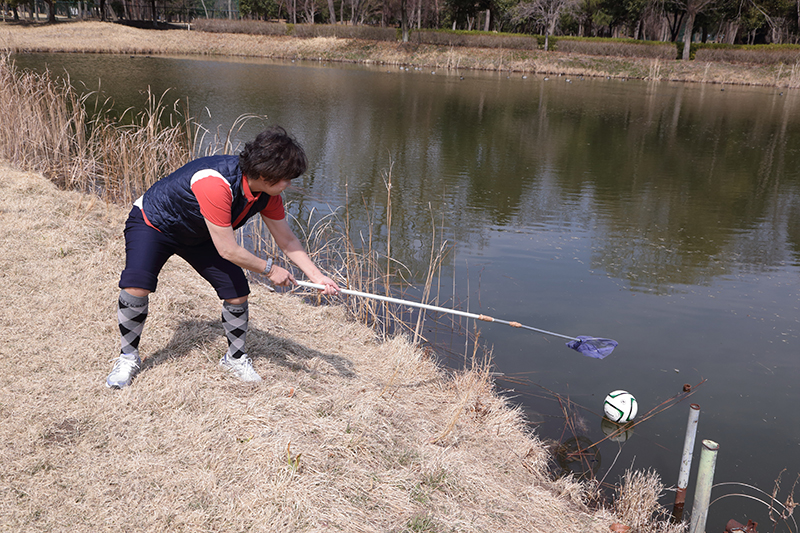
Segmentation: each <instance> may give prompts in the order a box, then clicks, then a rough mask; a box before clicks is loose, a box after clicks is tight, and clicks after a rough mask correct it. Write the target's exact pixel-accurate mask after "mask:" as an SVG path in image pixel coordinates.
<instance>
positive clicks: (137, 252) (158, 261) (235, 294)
mask: <svg viewBox="0 0 800 533" xmlns="http://www.w3.org/2000/svg"><path fill="white" fill-rule="evenodd" d="M172 255H178V256H180V257H182V258H183V259H185V260H186V262H187V263H189V264H190V265H191V266H192V268H194V269H195V270H196V271H197V272H198V273H199V274H200V275H201V276H203V278H205V279H206V281H208V282H209V283H211V285H212V286H213V287H214V289H215V290H216V291H217V295H218V296H219V297H220V299H223V300H230V299H233V298H240V297H242V296H247V295H248V294H250V285H249V284H248V283H247V277H245V275H244V271H243V270H242V269H241V267H238V266H236V265H234V264H233V263H231V262H230V261H228V260H227V259H223V258H222V256H220V255H219V252H217V249H216V247H214V243H213V242H212V241H211V240H210V239H209V240H208V241H207V242H204V243H202V244H198V245H196V246H184V245H182V244H180V243H179V242H177V241H175V240H174V239H172V238H171V237H168V236H166V235H164V234H163V233H161V232H160V231H158V230H156V229H154V228H151V227H150V226H148V225H147V223H145V221H144V217H143V216H142V211H141V209H139V208H138V207H136V206H134V208H133V209H131V212H130V215H128V221H127V222H125V270H123V271H122V274H121V275H120V278H119V287H120V289H125V288H137V289H146V290H148V291H151V292H154V291H155V290H156V286H157V285H158V274H159V272H161V269H162V268H163V267H164V264H165V263H166V262H167V259H169V258H170V257H171V256H172Z"/></svg>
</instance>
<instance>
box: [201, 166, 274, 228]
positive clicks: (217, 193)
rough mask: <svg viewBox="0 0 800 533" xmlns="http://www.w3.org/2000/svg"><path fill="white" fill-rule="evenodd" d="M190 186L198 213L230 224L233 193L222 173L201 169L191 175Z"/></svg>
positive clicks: (223, 224) (224, 223) (213, 220)
mask: <svg viewBox="0 0 800 533" xmlns="http://www.w3.org/2000/svg"><path fill="white" fill-rule="evenodd" d="M191 188H192V193H194V196H195V198H197V203H198V204H200V213H201V214H202V215H203V216H204V217H205V218H206V219H207V220H208V221H209V222H211V223H212V224H215V225H217V226H223V227H224V226H230V225H231V204H232V203H233V193H232V192H231V186H230V184H229V183H228V181H227V180H226V179H225V178H223V177H222V174H220V173H218V172H216V171H214V170H201V171H199V172H197V173H196V174H195V175H194V176H192V182H191ZM281 207H283V204H281Z"/></svg>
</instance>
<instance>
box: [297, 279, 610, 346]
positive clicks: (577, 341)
mask: <svg viewBox="0 0 800 533" xmlns="http://www.w3.org/2000/svg"><path fill="white" fill-rule="evenodd" d="M297 284H298V285H301V286H303V287H309V288H313V289H325V286H324V285H319V284H317V283H311V282H308V281H299V280H298V282H297ZM339 292H341V293H342V294H348V295H351V296H360V297H362V298H371V299H373V300H381V301H383V302H390V303H395V304H400V305H408V306H410V307H419V308H421V309H427V310H429V311H438V312H440V313H449V314H451V315H459V316H464V317H467V318H474V319H477V320H483V321H484V322H499V323H500V324H506V325H508V326H511V327H514V328H523V329H528V330H531V331H536V332H538V333H543V334H545V335H552V336H554V337H561V338H562V339H567V340H568V341H569V342H567V346H569V347H570V348H572V349H573V350H575V351H576V352H579V353H581V354H583V355H585V356H586V357H591V358H593V359H605V358H606V357H607V356H608V355H609V354H611V352H613V351H614V348H616V347H617V345H618V344H619V343H618V342H617V341H615V340H611V339H604V338H599V337H589V336H588V335H578V336H577V337H571V336H569V335H562V334H560V333H554V332H552V331H547V330H545V329H539V328H534V327H533V326H526V325H524V324H520V323H519V322H510V321H507V320H501V319H499V318H494V317H491V316H487V315H479V314H475V313H469V312H467V311H459V310H457V309H448V308H446V307H437V306H435V305H428V304H423V303H419V302H414V301H411V300H403V299H400V298H392V297H391V296H381V295H380V294H372V293H369V292H361V291H354V290H351V289H339Z"/></svg>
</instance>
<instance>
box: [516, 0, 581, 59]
mask: <svg viewBox="0 0 800 533" xmlns="http://www.w3.org/2000/svg"><path fill="white" fill-rule="evenodd" d="M577 4H578V2H577V0H533V1H532V2H520V3H519V4H518V5H517V7H516V10H515V11H516V12H515V14H514V17H513V19H512V20H514V22H515V23H520V22H523V21H526V20H528V19H534V20H535V21H537V23H538V24H541V25H542V26H543V27H544V49H545V51H547V50H549V49H550V36H551V35H553V33H555V31H556V24H558V19H559V18H561V15H562V14H563V13H564V12H565V11H566V10H568V9H572V8H573V7H575V6H577Z"/></svg>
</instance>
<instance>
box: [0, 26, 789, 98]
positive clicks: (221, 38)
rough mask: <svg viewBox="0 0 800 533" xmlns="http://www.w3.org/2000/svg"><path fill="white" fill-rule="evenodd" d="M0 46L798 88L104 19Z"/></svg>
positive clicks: (537, 57)
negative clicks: (147, 27)
mask: <svg viewBox="0 0 800 533" xmlns="http://www.w3.org/2000/svg"><path fill="white" fill-rule="evenodd" d="M0 48H5V49H8V50H11V51H14V52H91V53H121V54H197V55H214V56H216V55H220V56H245V57H264V58H276V59H301V60H313V61H319V60H325V61H347V62H360V63H369V64H386V65H414V66H420V67H425V68H433V69H480V70H502V71H513V72H526V73H540V74H566V75H570V76H601V77H615V78H641V79H644V78H648V76H649V74H650V72H651V70H652V66H653V64H654V63H653V62H654V61H658V64H659V66H660V69H659V72H658V74H659V77H658V78H657V79H659V80H664V81H667V80H668V81H688V82H706V83H727V84H741V85H771V86H772V85H774V86H779V87H793V86H796V85H792V83H796V82H797V80H796V76H795V77H794V78H793V73H792V72H791V69H790V68H784V69H782V71H781V72H779V73H776V67H775V66H774V65H747V64H737V63H727V62H713V63H711V62H698V61H676V60H668V59H664V58H660V57H659V58H655V59H654V58H642V57H597V56H592V55H587V54H580V53H565V52H543V51H539V50H511V49H497V48H463V47H454V46H444V45H435V44H414V43H408V44H406V45H402V44H399V43H396V42H379V41H365V40H358V39H349V38H338V37H315V38H307V39H303V38H293V37H280V36H268V35H245V34H233V33H205V32H199V31H187V30H170V31H163V30H145V29H137V28H132V27H128V26H122V25H118V24H112V23H104V22H72V23H60V24H57V25H33V26H20V25H13V24H6V23H0Z"/></svg>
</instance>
